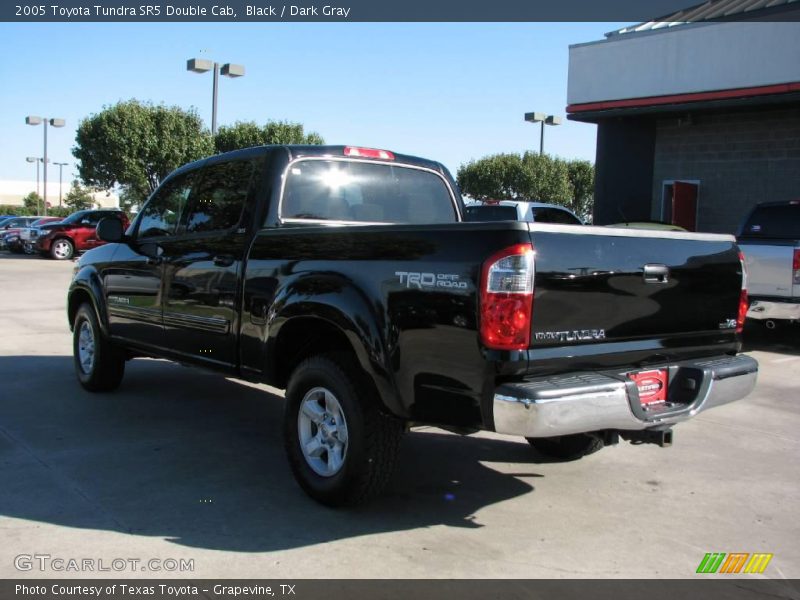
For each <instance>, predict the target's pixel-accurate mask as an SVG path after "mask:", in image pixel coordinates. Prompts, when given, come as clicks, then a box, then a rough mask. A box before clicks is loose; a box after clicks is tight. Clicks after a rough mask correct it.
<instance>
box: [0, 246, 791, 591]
mask: <svg viewBox="0 0 800 600" xmlns="http://www.w3.org/2000/svg"><path fill="white" fill-rule="evenodd" d="M71 271H72V264H71V263H62V262H54V261H49V260H42V259H39V258H31V257H16V256H13V257H12V256H9V255H8V254H0V386H1V387H0V398H1V399H0V577H19V576H36V577H41V576H43V575H44V576H53V577H56V576H61V575H64V573H63V572H61V571H54V570H52V569H50V570H47V571H45V572H44V573H43V572H40V571H39V570H38V564H39V563H34V565H33V566H34V569H33V570H31V571H27V572H20V571H18V570H17V569H16V567H15V565H14V563H15V558H16V557H18V556H19V555H33V554H45V555H49V556H50V557H51V559H42V560H45V561H47V560H52V558H63V559H70V558H75V559H79V560H80V559H88V560H90V561H92V562H91V564H92V565H93V566H94V568H95V569H97V568H102V567H106V568H109V567H110V566H111V565H112V563H113V561H114V560H115V559H124V560H126V561H127V560H128V559H136V560H139V561H143V562H141V563H136V566H135V567H134V568H133V570H131V567H130V566H126V567H125V568H124V570H122V571H121V572H118V573H117V572H114V571H104V572H96V571H95V572H91V571H90V572H84V573H83V576H89V577H92V576H103V575H115V576H124V577H137V576H147V577H152V576H165V577H166V576H168V577H176V576H177V577H183V576H192V577H264V578H301V577H302V578H305V577H312V578H314V577H414V578H422V577H447V578H449V577H455V578H458V577H497V578H503V577H523V578H528V577H554V578H559V577H652V576H660V577H684V578H685V577H692V576H693V575H694V571H695V569H696V567H697V565H698V564H699V562H700V560H701V559H702V558H703V556H704V554H705V553H706V552H771V553H774V555H775V557H774V558H773V560H772V562H771V563H770V565H769V567H768V568H767V571H766V572H765V575H767V576H771V577H793V578H798V577H800V519H798V516H797V512H798V511H797V507H798V504H797V501H798V498H800V461H799V460H798V457H800V444H798V440H799V439H800V434H799V433H798V432H799V431H800V404H799V403H800V393H798V392H799V391H800V385H799V384H798V381H800V377H799V376H800V343H798V341H797V340H798V331H797V329H794V330H791V331H789V332H784V334H783V335H782V337H781V339H780V341H779V342H777V343H776V342H775V341H773V340H770V339H767V338H766V337H764V336H755V337H753V338H752V341H751V346H753V347H754V348H755V350H754V351H753V355H754V356H755V357H756V358H757V359H758V360H759V361H760V363H761V375H760V381H759V384H758V387H757V389H756V391H755V393H754V394H753V395H752V396H751V397H750V398H749V399H747V400H746V401H743V402H739V403H737V404H733V405H730V406H727V407H722V408H719V409H717V410H714V411H709V412H708V413H705V414H703V415H702V416H700V417H699V418H697V419H695V420H694V421H692V422H690V423H686V424H683V425H680V426H678V427H677V428H676V434H675V445H674V446H673V447H672V448H667V449H661V448H658V447H655V446H638V447H636V446H631V445H629V444H627V443H621V444H619V445H618V446H614V447H611V448H606V449H604V450H603V451H601V452H599V453H597V454H595V455H593V456H590V457H587V458H585V459H583V460H581V461H577V462H573V463H562V464H558V463H547V462H544V461H542V459H540V458H538V457H537V456H536V455H535V454H534V453H533V452H532V450H530V448H529V447H528V445H527V444H526V443H525V442H524V441H522V440H517V439H513V438H504V437H501V436H497V435H493V434H479V435H476V436H470V437H458V436H455V435H451V434H447V433H444V432H442V431H440V430H437V429H428V430H421V431H416V432H414V433H411V434H409V435H408V436H406V439H405V440H404V443H403V449H402V456H401V467H400V469H399V471H398V473H397V475H396V477H395V478H394V480H393V483H392V485H391V487H390V489H389V491H388V493H387V494H386V496H385V497H383V498H381V499H380V500H379V501H377V502H374V503H373V504H371V505H369V506H366V507H364V508H360V509H358V510H353V511H334V510H330V509H326V508H323V507H321V506H318V505H316V504H315V503H314V502H312V501H311V500H309V499H308V498H307V497H306V496H305V495H304V494H303V493H302V492H301V491H300V489H299V488H298V487H297V485H296V484H295V483H294V480H293V479H292V476H291V474H290V472H289V469H288V466H287V463H286V460H285V459H284V455H283V448H282V444H281V438H280V417H281V410H282V399H281V397H280V393H279V392H277V391H276V390H272V389H269V388H267V387H266V386H255V385H251V384H246V383H242V382H240V381H236V380H233V379H225V378H222V377H219V376H217V375H213V374H208V373H205V372H202V371H199V370H194V369H188V368H184V367H181V366H177V365H174V364H170V363H168V362H163V361H156V360H135V361H132V362H131V363H129V364H128V370H127V375H126V378H125V381H124V382H123V385H122V387H121V389H120V390H119V391H118V392H117V393H114V394H109V395H92V394H89V393H87V392H84V391H83V390H82V389H81V388H80V387H79V386H78V384H77V383H76V381H75V379H74V377H73V374H72V363H71V338H70V334H69V331H68V328H67V324H66V320H65V310H64V305H65V292H66V288H67V284H68V281H69V278H70V275H71ZM793 339H794V341H793ZM151 559H156V560H159V561H162V563H148V561H149V560H151ZM169 559H174V560H175V561H177V562H176V563H171V562H167V561H168V560H169ZM181 559H183V560H184V564H185V565H191V564H193V569H194V570H193V571H188V572H183V573H182V572H180V571H177V572H176V571H164V570H162V571H156V572H153V571H150V570H145V571H143V570H142V566H144V567H145V568H147V566H148V564H149V566H152V567H153V568H156V567H157V566H158V565H159V564H160V565H161V568H162V569H164V568H165V567H164V563H166V564H167V565H169V566H171V567H172V566H176V565H178V567H177V568H179V566H180V560H181ZM187 561H188V562H187ZM23 563H24V561H23ZM65 564H69V563H65ZM85 564H89V563H85ZM121 564H122V563H119V562H117V563H116V565H117V566H120V565H121ZM126 564H127V565H131V564H134V563H130V562H128V563H126ZM51 566H52V565H51ZM68 574H69V575H74V576H78V575H79V574H78V573H68Z"/></svg>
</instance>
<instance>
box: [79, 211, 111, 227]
mask: <svg viewBox="0 0 800 600" xmlns="http://www.w3.org/2000/svg"><path fill="white" fill-rule="evenodd" d="M105 216H106V214H105V213H101V212H91V213H89V214H88V215H86V216H85V217H83V219H81V221H89V223H88V225H89V226H91V227H96V226H97V224H98V223H99V222H100V219H102V218H103V217H105Z"/></svg>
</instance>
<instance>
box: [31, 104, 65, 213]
mask: <svg viewBox="0 0 800 600" xmlns="http://www.w3.org/2000/svg"><path fill="white" fill-rule="evenodd" d="M25 123H27V124H28V125H39V124H42V125H44V158H43V159H42V164H43V165H44V169H43V171H44V172H43V173H42V187H43V188H44V196H42V199H43V200H44V213H43V214H44V215H45V216H47V163H48V160H47V126H48V125H51V126H53V127H63V126H64V125H65V122H64V119H48V118H47V117H36V116H33V115H28V116H27V117H25Z"/></svg>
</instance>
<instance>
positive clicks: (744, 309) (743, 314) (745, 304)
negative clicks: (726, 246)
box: [736, 251, 797, 333]
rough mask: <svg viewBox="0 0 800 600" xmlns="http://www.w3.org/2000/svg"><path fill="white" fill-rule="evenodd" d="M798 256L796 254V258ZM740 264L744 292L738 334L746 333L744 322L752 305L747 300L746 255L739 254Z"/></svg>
mask: <svg viewBox="0 0 800 600" xmlns="http://www.w3.org/2000/svg"><path fill="white" fill-rule="evenodd" d="M796 257H797V254H796V253H795V258H796ZM739 263H740V264H741V265H742V291H741V292H740V293H739V313H738V314H737V315H736V333H742V331H744V320H745V318H746V317H747V309H748V308H749V305H750V303H749V302H748V300H747V267H746V266H745V264H744V254H742V252H741V251H740V252H739Z"/></svg>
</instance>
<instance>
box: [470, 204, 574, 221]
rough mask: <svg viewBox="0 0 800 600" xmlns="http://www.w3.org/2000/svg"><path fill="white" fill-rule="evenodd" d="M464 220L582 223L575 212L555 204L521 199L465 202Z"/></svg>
mask: <svg viewBox="0 0 800 600" xmlns="http://www.w3.org/2000/svg"><path fill="white" fill-rule="evenodd" d="M464 220H465V221H531V222H535V223H561V224H563V225H583V221H581V220H580V219H579V218H578V217H577V216H576V215H575V213H573V212H572V211H571V210H569V209H567V208H564V207H563V206H559V205H557V204H545V203H544V202H530V201H522V200H495V201H488V202H477V201H471V202H467V203H466V204H465V206H464Z"/></svg>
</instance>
